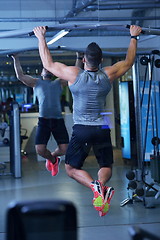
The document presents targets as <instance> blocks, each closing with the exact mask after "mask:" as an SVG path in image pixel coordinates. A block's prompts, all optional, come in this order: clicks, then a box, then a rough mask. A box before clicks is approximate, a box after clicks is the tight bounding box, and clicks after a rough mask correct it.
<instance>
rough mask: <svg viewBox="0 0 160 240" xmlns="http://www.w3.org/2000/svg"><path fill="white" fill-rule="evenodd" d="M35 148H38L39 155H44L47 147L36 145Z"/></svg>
mask: <svg viewBox="0 0 160 240" xmlns="http://www.w3.org/2000/svg"><path fill="white" fill-rule="evenodd" d="M35 148H36V153H37V154H38V155H43V154H44V152H45V150H46V146H45V145H36V146H35Z"/></svg>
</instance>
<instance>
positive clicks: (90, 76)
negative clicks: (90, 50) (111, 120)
mask: <svg viewBox="0 0 160 240" xmlns="http://www.w3.org/2000/svg"><path fill="white" fill-rule="evenodd" d="M69 88H70V91H71V93H72V97H73V120H74V124H83V125H104V124H105V119H104V115H103V113H104V111H105V103H106V96H107V94H108V93H109V91H110V90H111V83H110V81H109V78H108V76H107V75H106V74H105V72H104V71H103V70H102V69H101V70H98V71H97V72H91V71H86V70H80V72H79V74H78V76H77V79H76V81H75V82H74V83H73V84H72V85H70V86H69Z"/></svg>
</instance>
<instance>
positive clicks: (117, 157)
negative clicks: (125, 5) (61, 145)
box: [0, 150, 160, 240]
mask: <svg viewBox="0 0 160 240" xmlns="http://www.w3.org/2000/svg"><path fill="white" fill-rule="evenodd" d="M114 161H115V163H114V167H113V176H112V179H111V180H110V182H109V183H108V185H109V186H113V187H114V188H115V194H114V196H113V199H112V201H111V207H110V210H109V212H108V214H107V215H106V216H104V217H99V215H98V212H97V211H96V210H95V209H94V208H93V206H92V197H93V193H92V191H91V190H90V189H88V188H86V187H84V186H81V185H80V184H79V183H77V182H75V181H74V180H72V179H70V178H69V177H68V176H67V175H66V173H65V168H64V161H63V160H62V161H61V165H60V172H59V174H58V175H57V176H56V177H52V176H51V175H50V173H49V172H47V170H46V169H45V161H40V162H38V161H37V157H36V156H35V155H29V156H28V157H27V158H23V159H22V178H20V179H15V178H13V177H12V176H9V175H3V174H2V171H0V174H1V176H0V196H1V197H0V206H1V211H0V240H5V227H6V226H5V220H6V219H5V218H6V210H7V206H8V204H9V203H10V202H12V201H23V200H46V199H47V200H51V199H62V200H69V201H72V202H73V204H74V205H75V207H76V209H77V219H78V229H77V230H78V240H97V239H98V238H99V239H100V238H101V239H110V240H117V239H122V240H129V239H132V237H131V234H130V230H131V228H132V227H133V226H138V227H140V228H141V229H143V230H145V231H148V232H149V233H151V234H154V235H155V236H158V237H160V200H159V198H158V199H155V198H154V197H153V196H150V197H148V198H147V201H149V202H150V203H153V206H154V207H145V205H144V201H140V200H139V201H138V198H137V199H135V200H134V201H133V203H128V204H126V205H124V206H123V207H121V206H120V203H121V202H122V201H123V200H124V199H126V198H127V197H128V191H127V186H128V179H127V178H126V176H125V175H126V172H127V171H128V170H130V164H124V161H123V159H122V157H121V151H120V150H114ZM6 166H7V169H6V170H5V172H7V171H8V169H9V163H6ZM84 168H85V169H87V170H88V171H89V172H90V173H91V174H92V175H93V177H94V178H95V179H96V178H97V177H96V173H97V164H96V160H95V158H94V156H92V155H90V156H89V157H88V158H87V160H86V163H85V166H84ZM153 195H154V194H153ZM151 205H152V204H150V206H151ZM151 239H153V240H154V238H151Z"/></svg>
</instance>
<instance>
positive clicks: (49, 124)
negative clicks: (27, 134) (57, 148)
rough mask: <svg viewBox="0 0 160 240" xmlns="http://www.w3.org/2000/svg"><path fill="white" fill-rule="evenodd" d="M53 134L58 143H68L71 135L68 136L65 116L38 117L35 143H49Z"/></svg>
mask: <svg viewBox="0 0 160 240" xmlns="http://www.w3.org/2000/svg"><path fill="white" fill-rule="evenodd" d="M51 134H53V137H54V139H55V141H56V143H57V145H59V144H68V142H69V136H68V132H67V129H66V126H65V123H64V119H63V118H60V119H54V118H51V119H46V118H42V117H40V118H39V119H38V126H37V130H36V139H35V144H36V145H38V144H45V145H47V143H48V141H49V138H50V136H51Z"/></svg>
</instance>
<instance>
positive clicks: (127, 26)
mask: <svg viewBox="0 0 160 240" xmlns="http://www.w3.org/2000/svg"><path fill="white" fill-rule="evenodd" d="M130 26H131V25H129V24H127V25H126V28H129V29H130ZM141 33H143V34H144V33H145V31H144V30H142V31H141Z"/></svg>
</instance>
